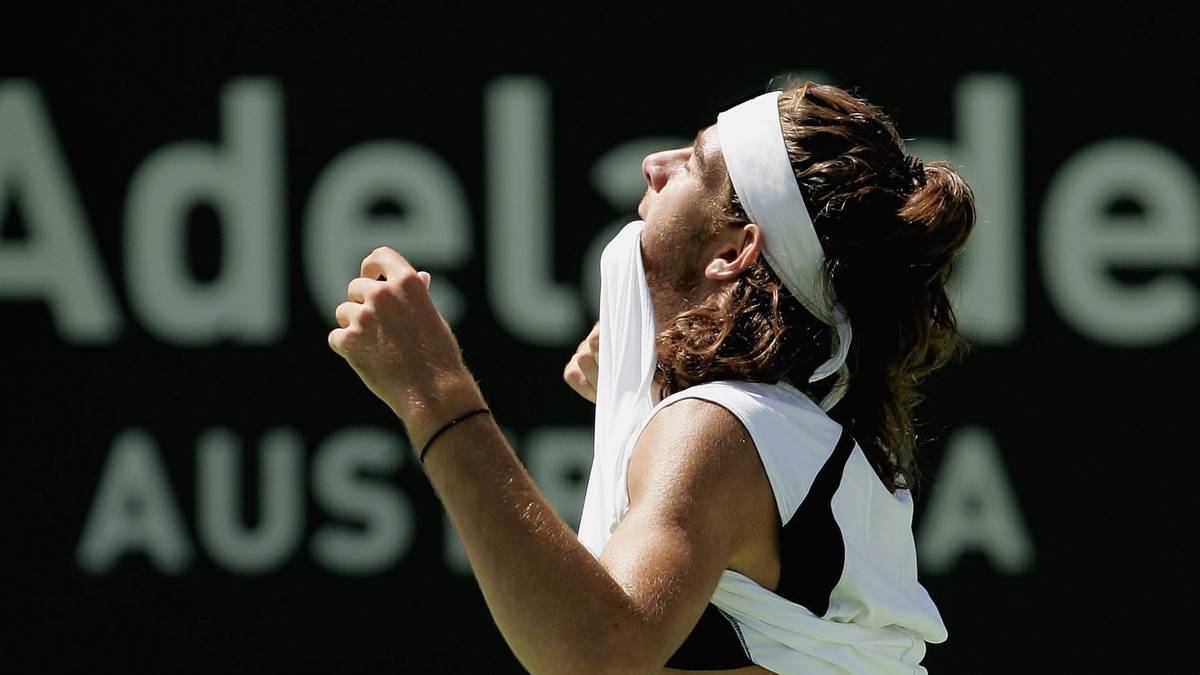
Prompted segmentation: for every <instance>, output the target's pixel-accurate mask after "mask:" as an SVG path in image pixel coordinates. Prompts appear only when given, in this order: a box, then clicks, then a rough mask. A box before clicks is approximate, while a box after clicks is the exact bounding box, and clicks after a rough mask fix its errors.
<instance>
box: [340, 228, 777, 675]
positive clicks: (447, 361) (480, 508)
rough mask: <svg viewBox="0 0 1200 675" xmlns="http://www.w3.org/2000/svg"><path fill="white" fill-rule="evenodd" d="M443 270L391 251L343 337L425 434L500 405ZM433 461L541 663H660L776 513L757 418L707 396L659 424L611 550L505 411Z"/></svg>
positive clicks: (477, 422)
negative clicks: (536, 469) (463, 333)
mask: <svg viewBox="0 0 1200 675" xmlns="http://www.w3.org/2000/svg"><path fill="white" fill-rule="evenodd" d="M429 283H430V279H429V275H428V274H426V273H424V272H420V273H418V272H417V271H416V270H415V269H413V268H412V267H411V265H409V264H408V262H407V260H405V259H404V258H403V257H402V256H400V255H399V254H397V253H396V252H395V251H392V250H391V249H386V248H381V249H377V250H376V251H375V252H373V253H372V254H371V256H368V257H367V259H366V260H364V261H363V268H362V276H361V277H360V278H358V279H355V280H353V281H352V282H351V284H350V287H349V292H348V295H349V298H350V301H349V302H346V303H343V304H342V305H340V306H339V307H338V310H337V312H336V314H337V318H338V324H339V326H340V327H339V328H337V329H334V330H333V331H332V332H331V333H330V335H329V344H330V347H331V348H332V349H333V350H334V351H336V352H337V353H338V354H340V355H342V356H343V357H344V358H345V359H346V360H347V361H348V362H349V363H350V365H351V366H352V367H353V368H354V369H355V371H356V372H357V373H358V374H359V376H360V377H361V378H362V380H363V382H364V383H365V384H366V385H367V386H368V388H369V389H370V390H371V391H372V392H374V393H375V394H376V395H377V396H379V397H380V398H381V399H382V400H383V401H384V402H386V403H387V404H388V405H389V406H390V407H391V408H392V410H393V411H395V412H396V414H397V416H398V417H399V418H400V419H401V420H402V421H403V422H404V424H405V429H406V431H407V433H408V435H409V438H410V441H411V442H412V444H413V447H414V448H422V447H424V446H425V443H426V441H427V440H428V439H429V438H430V437H432V436H433V434H434V433H435V431H436V430H437V429H439V428H441V426H442V425H443V424H444V423H445V422H446V421H447V420H449V419H451V418H453V417H455V416H457V415H460V414H462V413H464V412H466V411H469V410H472V409H474V408H477V407H480V406H483V405H485V403H486V402H485V400H484V397H483V395H482V392H481V391H480V390H479V388H478V386H477V384H476V382H475V379H474V377H473V376H472V375H471V373H470V371H469V370H468V369H467V368H466V366H465V364H463V362H462V360H461V351H460V349H459V347H458V344H457V341H456V340H455V339H454V336H453V333H452V331H451V330H450V327H449V325H448V324H446V323H445V320H444V319H443V318H442V317H441V316H440V315H439V314H438V313H437V311H436V309H435V308H434V307H433V305H432V302H431V301H430V298H429V295H428V284H429ZM425 470H426V472H427V475H428V478H429V480H430V482H431V483H432V485H433V488H434V490H435V491H436V492H437V494H438V496H439V497H440V499H441V501H442V504H443V505H444V506H445V508H446V511H447V512H448V514H449V517H450V520H451V522H452V523H453V524H454V527H455V528H456V529H457V530H458V532H459V535H460V536H461V538H462V541H463V544H464V547H465V549H466V553H467V557H468V559H469V560H470V562H471V567H472V569H473V570H474V572H475V576H476V580H477V581H478V582H479V587H480V589H481V590H482V592H483V595H484V598H485V600H486V601H487V604H488V608H489V609H490V611H491V613H492V616H493V618H494V619H495V621H496V625H497V626H498V627H499V628H500V631H501V633H502V634H503V635H504V638H505V640H506V641H507V642H508V644H509V646H510V647H511V648H512V650H513V653H514V654H515V655H516V657H517V658H518V659H519V660H520V661H521V663H522V664H523V665H524V666H525V667H526V668H527V669H529V670H530V671H531V672H535V673H544V672H570V673H602V672H621V673H640V672H656V671H660V670H661V669H662V667H663V665H664V664H665V662H666V661H667V659H668V658H669V657H670V655H671V654H672V653H674V651H675V650H676V649H677V648H678V646H679V645H680V644H681V643H682V642H683V640H684V638H685V637H686V635H687V633H688V632H689V631H690V630H691V628H692V627H693V626H694V625H695V623H696V621H697V620H698V618H699V616H700V614H701V612H702V611H703V608H704V607H705V605H706V603H707V602H708V600H709V599H710V598H711V596H712V592H713V589H714V588H715V586H716V584H717V581H718V579H719V577H720V574H721V572H722V571H723V570H724V569H726V568H727V567H728V566H729V564H730V561H731V560H733V559H734V557H735V556H736V555H737V553H738V551H739V550H740V549H741V548H742V547H743V546H744V544H745V541H746V539H747V537H749V536H751V535H750V534H749V533H750V532H751V531H753V530H752V529H751V528H747V527H745V526H744V525H745V524H746V523H748V522H761V515H762V514H763V513H770V515H771V517H772V518H773V517H774V506H773V502H771V498H770V485H769V483H768V482H767V478H766V475H765V472H764V471H763V469H762V465H761V463H760V462H759V460H758V456H757V453H755V452H754V451H753V444H752V443H750V442H749V438H748V436H747V435H746V434H745V431H744V429H742V427H741V426H740V424H738V423H737V422H736V419H735V418H734V417H733V416H732V414H730V413H729V412H728V411H725V410H724V409H723V408H721V407H720V406H716V405H715V404H711V403H708V402H704V401H697V400H694V399H683V400H681V401H679V402H677V403H675V404H674V405H671V406H668V407H666V408H664V409H662V410H661V411H659V413H658V414H657V415H655V417H654V419H652V420H651V421H650V422H649V423H648V424H647V426H646V428H645V430H644V431H643V433H642V435H641V437H640V438H639V440H638V442H637V445H636V448H635V451H634V456H633V461H632V462H631V464H630V483H629V489H630V500H631V506H630V509H629V511H628V512H627V513H626V515H625V517H624V519H623V520H622V521H621V524H620V525H619V526H618V527H617V528H616V530H615V531H614V533H613V535H612V538H611V540H610V541H609V543H608V545H607V546H606V547H605V549H604V551H603V552H602V555H601V557H600V559H599V560H597V559H596V558H595V557H593V556H592V555H591V553H590V552H588V550H587V549H586V548H585V547H584V546H583V544H582V543H580V542H579V540H578V538H577V536H576V535H575V533H574V532H573V531H572V530H571V528H570V527H568V526H567V524H566V523H565V522H563V521H562V519H561V518H559V517H558V515H557V514H555V512H554V510H553V509H552V508H551V506H550V505H549V503H548V502H547V501H546V499H545V498H544V497H543V496H542V494H541V493H540V491H539V490H538V489H537V487H536V486H535V485H534V483H533V481H532V480H531V479H530V477H529V475H528V474H527V473H526V471H525V469H524V467H522V465H521V463H520V462H519V461H518V460H517V457H516V455H515V454H514V453H513V451H512V449H511V448H510V447H509V446H508V444H507V442H506V440H505V439H504V436H503V434H501V432H500V430H499V427H498V426H497V423H496V421H495V420H494V419H493V418H492V417H491V416H490V415H475V416H472V417H469V418H467V419H466V420H464V421H463V422H462V423H461V424H458V425H456V426H454V427H452V428H450V429H449V430H447V431H446V432H445V433H444V434H442V435H440V436H439V437H438V438H437V440H436V443H435V444H434V445H433V446H432V447H431V449H430V450H429V452H428V454H427V455H426V459H425ZM748 495H749V496H754V495H757V496H758V497H759V498H755V499H751V498H747V497H748ZM764 495H765V497H764ZM764 504H766V505H767V506H766V507H765V510H764V507H763V505H764ZM756 519H757V520H756Z"/></svg>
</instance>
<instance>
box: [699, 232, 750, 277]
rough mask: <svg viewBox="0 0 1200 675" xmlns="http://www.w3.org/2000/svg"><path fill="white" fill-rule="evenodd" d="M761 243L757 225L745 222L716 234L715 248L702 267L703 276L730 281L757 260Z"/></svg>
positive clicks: (743, 272)
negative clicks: (709, 258)
mask: <svg viewBox="0 0 1200 675" xmlns="http://www.w3.org/2000/svg"><path fill="white" fill-rule="evenodd" d="M763 245H764V240H763V236H762V229H761V228H760V227H759V226H758V225H756V224H754V223H746V224H745V225H742V226H741V227H735V228H729V229H728V230H726V231H724V232H722V233H721V234H720V235H718V236H717V244H716V246H717V249H716V251H714V252H713V258H712V259H711V260H709V261H708V264H707V265H705V267H704V276H705V277H706V278H708V279H712V280H713V281H731V280H733V279H736V278H738V277H740V276H742V275H743V274H745V273H746V270H748V269H750V266H751V265H753V264H754V261H755V260H758V256H759V253H760V252H761V251H762V247H763Z"/></svg>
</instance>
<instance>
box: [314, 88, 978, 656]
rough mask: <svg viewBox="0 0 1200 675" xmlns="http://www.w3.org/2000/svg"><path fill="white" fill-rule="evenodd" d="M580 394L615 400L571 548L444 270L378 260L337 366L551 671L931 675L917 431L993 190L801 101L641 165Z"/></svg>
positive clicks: (853, 100) (745, 110)
mask: <svg viewBox="0 0 1200 675" xmlns="http://www.w3.org/2000/svg"><path fill="white" fill-rule="evenodd" d="M642 166H643V172H644V174H645V178H646V182H647V191H646V195H645V197H644V198H643V200H642V202H641V203H640V204H639V207H638V214H639V216H640V217H641V219H640V220H636V221H633V222H631V223H629V224H628V225H626V226H625V227H624V228H623V229H622V230H621V231H620V232H619V233H618V234H617V236H616V237H614V239H613V240H612V241H610V242H609V243H608V245H607V246H606V247H605V250H604V253H603V255H602V257H601V303H600V304H601V310H600V317H599V319H600V320H599V322H598V324H597V326H596V328H595V329H594V330H593V332H592V334H591V335H589V336H588V337H587V338H586V339H585V340H584V341H583V343H581V345H580V347H579V349H578V351H577V352H576V354H575V356H574V357H573V358H572V359H571V362H570V363H569V364H568V365H567V368H566V370H565V372H564V377H565V379H566V381H567V383H568V384H569V385H570V386H571V387H573V388H574V389H575V390H576V391H578V392H579V393H580V394H582V395H584V396H586V397H587V398H588V399H589V400H592V401H594V402H595V403H596V406H597V407H596V436H595V450H596V454H595V458H594V461H593V466H592V470H591V473H590V475H589V478H588V491H587V497H586V500H585V503H584V512H583V517H582V520H581V522H580V526H579V532H578V534H576V533H575V532H573V531H572V529H571V528H570V526H568V525H567V523H565V522H563V520H562V519H561V518H559V517H558V516H557V515H556V514H555V512H554V510H553V509H552V508H551V506H550V504H549V503H548V502H547V501H546V499H545V498H544V497H543V495H542V494H541V493H540V492H539V491H538V489H537V487H536V486H535V485H534V483H533V482H532V481H531V480H530V478H529V475H528V474H527V473H526V471H525V470H524V468H523V467H522V465H521V463H520V462H519V460H518V459H517V457H516V455H515V454H514V453H513V451H512V449H511V448H510V447H509V445H508V444H507V442H506V440H505V438H504V436H503V435H502V434H501V432H500V429H499V426H498V425H497V422H496V420H495V419H494V418H493V417H492V415H491V414H490V411H489V409H488V406H487V402H486V399H485V398H484V396H483V394H482V392H481V390H480V389H479V387H478V386H477V383H476V381H475V379H474V377H473V375H472V373H471V371H470V370H469V369H468V368H467V366H466V365H465V363H464V362H463V359H462V356H461V351H460V348H459V345H458V342H457V340H456V339H455V337H454V334H453V332H452V331H451V329H450V327H449V325H448V324H447V323H446V321H445V320H444V319H443V318H442V317H441V315H440V314H439V313H438V312H437V310H436V308H435V307H434V305H433V303H432V302H431V300H430V296H429V292H428V288H429V284H430V283H431V279H430V275H429V274H428V273H427V272H425V271H418V270H417V269H415V268H414V267H413V266H412V264H411V263H409V261H408V260H406V259H405V258H404V256H402V255H400V254H399V253H397V252H396V251H394V250H392V249H390V248H386V247H385V248H379V249H376V250H375V251H374V252H372V253H371V254H370V255H369V256H367V258H366V259H365V260H363V263H362V268H361V276H360V277H359V278H356V279H354V280H353V281H351V282H350V286H349V292H348V298H349V299H348V301H347V302H345V303H343V304H341V305H339V306H338V308H337V310H336V317H337V321H338V326H339V327H338V328H336V329H334V330H333V331H332V332H331V333H330V334H329V344H330V346H331V348H332V349H333V350H334V351H335V352H337V353H338V354H340V355H341V356H343V357H344V358H345V359H346V360H347V362H349V364H350V365H351V366H352V367H353V368H354V370H355V371H356V372H357V373H358V374H359V376H360V377H361V378H362V380H363V382H364V383H365V384H366V386H367V387H368V388H369V389H370V390H371V391H372V392H374V393H375V394H376V395H377V396H378V397H379V398H380V399H382V400H383V401H384V402H385V403H387V404H388V405H389V406H390V407H391V409H392V410H393V411H394V412H395V414H396V415H397V416H398V417H399V418H400V420H401V421H402V422H403V424H404V426H405V429H406V432H407V434H408V436H409V440H410V441H411V443H412V446H413V448H414V450H415V452H416V453H417V455H418V457H419V458H420V459H421V460H422V462H423V463H424V469H425V471H426V474H427V476H428V478H429V480H430V481H431V483H432V485H433V487H434V489H435V491H436V492H437V494H438V496H439V497H440V499H441V500H442V503H443V504H444V506H445V508H446V510H447V511H448V513H449V516H450V519H451V522H452V523H453V525H454V527H455V528H456V529H457V530H458V533H459V535H460V536H461V538H462V541H463V544H464V546H465V548H466V552H467V556H468V558H469V560H470V563H471V566H472V569H473V570H474V572H475V576H476V579H477V580H478V583H479V586H480V589H481V590H482V592H483V595H484V598H485V600H486V601H487V604H488V607H489V609H490V611H491V613H492V616H493V618H494V619H495V622H496V624H497V626H498V627H499V629H500V631H501V633H502V634H503V636H504V638H505V640H506V641H507V642H508V644H509V646H510V647H511V648H512V650H513V653H514V654H515V655H516V657H517V658H518V659H519V660H520V662H521V664H522V665H523V666H524V667H525V668H527V669H528V670H529V671H531V672H535V673H544V672H545V673H550V672H553V673H560V672H561V673H651V672H663V671H664V670H666V671H673V670H686V671H691V672H696V671H701V672H703V671H719V672H736V673H752V672H754V673H763V672H777V673H808V674H814V673H817V674H821V673H923V672H925V669H924V668H923V667H922V666H921V665H920V661H921V659H922V658H923V657H924V654H925V649H926V643H928V642H933V643H938V642H942V641H944V640H945V639H946V638H947V630H946V627H945V625H944V623H943V622H942V619H941V616H940V614H939V613H938V610H937V607H936V605H935V603H934V602H933V600H932V599H931V597H930V596H929V594H928V593H927V592H926V590H925V589H924V588H923V587H922V586H921V584H920V583H919V582H918V581H917V566H916V555H915V547H914V543H913V537H912V528H911V525H912V510H913V501H912V492H911V490H912V489H913V488H915V487H916V485H917V481H918V479H919V475H918V471H917V466H916V461H915V450H916V447H915V446H916V439H915V434H914V432H913V421H912V414H913V408H914V406H915V405H916V403H917V401H918V398H919V395H918V389H917V388H918V385H919V384H920V382H921V380H922V379H923V378H924V377H925V376H927V375H928V374H929V373H931V372H933V371H934V370H936V369H937V368H939V367H941V366H943V365H944V364H946V363H947V362H948V361H949V360H950V359H951V358H952V357H953V356H954V355H955V354H957V353H958V352H959V349H960V347H961V345H962V340H961V338H960V336H959V334H958V332H957V329H956V325H955V319H954V313H953V311H952V308H951V304H950V301H949V298H948V296H947V291H946V284H947V280H948V277H949V274H950V270H951V267H952V264H953V262H954V260H955V259H956V257H957V256H958V255H959V253H960V251H961V250H962V248H963V246H964V245H965V243H966V240H967V238H968V236H969V234H970V232H971V229H972V228H973V226H974V220H975V210H974V198H973V195H972V193H971V190H970V189H969V187H968V186H967V185H966V184H965V183H964V182H963V180H962V179H961V178H960V177H959V175H958V174H957V173H956V172H955V171H954V170H953V169H952V168H951V167H950V166H949V165H947V164H946V163H943V162H930V163H929V164H923V163H922V162H921V160H919V159H917V158H915V157H911V156H908V155H907V154H906V153H905V149H904V143H903V140H902V138H901V137H900V136H899V134H898V133H897V132H896V130H895V128H894V127H893V125H892V124H891V122H890V121H889V120H888V119H887V117H886V116H885V115H884V114H883V113H882V112H881V111H880V110H879V109H878V108H876V107H874V106H872V105H871V104H870V103H868V102H866V101H864V100H862V99H861V98H858V97H856V96H854V95H851V94H849V93H847V92H845V91H843V90H841V89H838V88H836V87H832V86H824V85H817V84H813V83H804V84H801V85H796V86H792V87H788V88H786V89H784V90H782V91H770V92H767V93H765V94H762V95H759V96H755V97H753V98H751V99H749V100H746V101H743V102H741V103H739V104H738V105H736V106H733V107H732V108H730V109H728V110H725V111H723V112H721V113H720V114H719V115H718V116H717V121H716V123H715V124H712V125H710V126H707V127H704V128H703V129H701V130H700V131H699V133H698V134H697V135H696V138H695V141H694V142H693V143H692V144H691V145H689V146H687V147H683V148H678V149H674V150H669V151H664V152H659V153H655V154H652V155H650V156H648V157H646V159H645V160H644V162H643V165H642Z"/></svg>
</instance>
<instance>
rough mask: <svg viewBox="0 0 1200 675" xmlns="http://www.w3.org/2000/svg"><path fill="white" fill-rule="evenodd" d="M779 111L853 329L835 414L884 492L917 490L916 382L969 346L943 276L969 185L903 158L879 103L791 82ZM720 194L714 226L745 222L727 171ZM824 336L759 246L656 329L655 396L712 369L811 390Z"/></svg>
mask: <svg viewBox="0 0 1200 675" xmlns="http://www.w3.org/2000/svg"><path fill="white" fill-rule="evenodd" d="M779 109H780V110H779V113H780V121H781V125H782V127H783V135H784V141H785V144H786V146H787V150H788V155H789V156H790V158H791V161H792V168H793V170H794V172H795V174H796V180H797V182H798V183H799V186H800V191H801V193H802V194H803V196H804V200H805V203H806V204H807V205H808V209H809V213H810V215H811V216H812V220H813V226H814V228H815V230H816V232H817V236H818V238H819V239H820V241H821V244H822V247H823V249H824V251H825V272H826V274H825V277H826V282H827V283H828V285H829V290H830V291H831V293H832V295H833V296H834V297H836V298H837V300H838V301H839V302H841V303H842V305H843V306H844V307H845V309H846V313H847V315H848V317H849V319H850V323H851V326H852V328H853V330H854V339H853V340H852V342H851V346H850V354H849V357H848V358H847V364H848V366H849V370H850V378H849V388H848V389H847V391H846V394H845V396H844V397H843V398H842V400H841V401H840V402H839V403H838V405H836V406H835V407H834V408H833V409H832V410H830V413H829V415H830V417H832V418H833V419H835V420H836V421H838V422H839V423H841V424H843V425H846V426H848V427H849V429H850V431H851V434H852V435H853V436H854V438H855V439H856V440H857V441H858V442H859V445H860V446H862V448H863V451H864V453H865V454H866V456H867V459H868V460H869V461H870V462H871V465H872V466H873V467H874V468H875V471H876V473H877V474H878V475H879V477H880V479H881V480H882V481H883V483H884V485H886V486H887V489H888V490H889V491H895V490H896V489H897V488H908V489H915V488H916V486H917V483H918V481H919V478H920V475H919V474H920V472H919V469H918V467H917V464H916V459H915V449H916V434H915V430H914V428H915V425H914V421H913V410H914V409H915V407H916V406H917V404H918V403H920V401H921V395H920V393H919V391H918V385H919V384H920V383H921V381H922V380H923V379H924V378H925V377H926V376H928V375H929V374H930V373H932V372H933V371H935V370H937V369H938V368H940V367H942V366H943V365H945V364H946V363H948V362H949V361H950V360H951V359H953V358H954V357H956V356H958V355H961V354H962V353H963V352H964V351H965V348H966V346H967V345H966V341H965V340H964V339H963V337H962V336H961V334H960V333H959V331H958V329H957V324H956V321H955V316H954V310H953V308H952V307H951V303H950V298H949V295H948V293H947V289H946V284H947V282H948V280H949V277H950V273H951V269H952V267H953V262H954V260H955V259H956V258H957V256H958V255H959V253H960V252H961V251H962V248H963V246H964V245H965V244H966V241H967V238H968V236H969V235H970V233H971V230H972V228H973V227H974V223H975V200H974V195H973V193H972V191H971V188H970V187H969V186H968V185H967V184H966V183H965V182H964V181H963V179H962V178H961V177H960V176H959V175H958V173H957V172H956V171H955V170H954V169H953V168H952V167H951V166H950V165H949V164H947V163H945V162H930V163H928V164H923V163H922V162H921V161H920V160H919V159H916V158H913V157H909V156H908V155H907V154H906V153H905V149H904V140H903V139H902V138H901V137H900V135H899V134H898V133H897V132H896V129H895V127H894V126H893V124H892V122H891V121H890V120H889V119H888V117H887V116H886V115H885V114H884V113H883V112H882V111H881V110H880V109H879V108H877V107H875V106H874V105H872V104H870V103H868V102H867V101H865V100H863V99H862V98H859V97H857V96H854V95H852V94H850V93H848V92H846V91H844V90H842V89H840V88H838V87H834V86H829V85H820V84H815V83H812V82H804V83H802V84H799V85H796V86H792V87H789V88H787V89H785V90H784V91H782V92H781V94H780V97H779ZM721 204H722V207H721V208H722V210H723V213H722V214H721V215H720V217H719V218H718V219H717V221H716V222H715V223H714V227H730V226H739V227H740V226H741V224H744V223H746V222H749V219H748V218H747V217H746V214H745V211H744V210H743V208H742V206H741V203H740V202H739V200H738V196H737V193H736V192H735V191H734V189H733V184H732V182H730V180H729V178H728V176H726V179H725V188H724V194H723V196H722V200H721ZM830 340H831V330H830V329H829V327H828V326H826V325H825V324H823V323H821V322H820V321H819V320H818V319H817V318H816V317H814V316H813V315H812V314H810V313H809V312H808V311H807V310H806V309H805V308H804V306H803V305H802V304H800V302H799V301H798V300H796V299H795V298H794V297H793V296H792V295H791V293H789V292H788V290H787V288H786V287H785V286H784V285H783V284H782V282H781V281H780V279H779V276H778V275H777V274H776V273H775V271H774V270H772V269H771V267H770V265H768V264H767V262H766V260H765V259H764V258H763V256H761V255H760V256H758V258H757V259H756V261H755V262H754V263H753V264H752V265H751V267H750V268H749V269H748V270H747V271H746V273H745V274H743V275H742V276H741V277H739V278H738V279H737V280H735V281H734V282H732V283H730V284H727V285H726V286H724V287H722V288H721V289H720V290H719V291H717V292H715V293H713V294H712V295H710V296H709V297H707V298H705V299H703V300H702V301H701V302H699V303H698V304H696V305H695V306H693V307H691V308H689V309H687V310H685V311H683V312H681V313H680V314H679V315H678V316H676V317H674V319H673V321H672V322H671V324H670V325H669V326H668V327H667V328H666V329H665V330H663V331H662V332H661V333H659V335H658V336H657V351H658V366H657V373H658V375H659V378H660V381H661V384H660V386H659V394H660V397H661V398H665V397H667V396H669V395H670V394H672V393H674V392H677V391H681V390H683V389H686V388H687V387H690V386H693V385H696V384H700V383H702V382H710V381H713V380H724V379H736V380H748V381H753V382H768V383H776V382H779V381H780V380H785V381H788V382H789V383H791V384H793V386H796V387H797V388H799V389H801V390H803V391H805V392H806V393H807V394H808V395H810V396H812V397H814V398H816V399H817V400H819V397H820V396H821V395H823V394H824V393H825V391H827V390H828V387H829V386H831V384H832V380H834V378H832V377H831V378H827V379H826V380H824V381H822V382H818V383H816V384H815V385H809V384H808V377H809V375H810V374H811V373H812V372H813V370H815V369H816V367H817V366H818V365H820V364H821V363H823V362H824V361H825V360H826V359H827V358H828V355H829V350H830Z"/></svg>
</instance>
